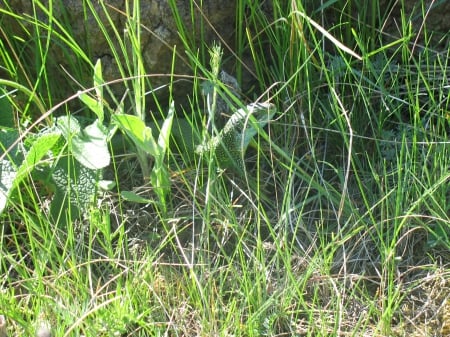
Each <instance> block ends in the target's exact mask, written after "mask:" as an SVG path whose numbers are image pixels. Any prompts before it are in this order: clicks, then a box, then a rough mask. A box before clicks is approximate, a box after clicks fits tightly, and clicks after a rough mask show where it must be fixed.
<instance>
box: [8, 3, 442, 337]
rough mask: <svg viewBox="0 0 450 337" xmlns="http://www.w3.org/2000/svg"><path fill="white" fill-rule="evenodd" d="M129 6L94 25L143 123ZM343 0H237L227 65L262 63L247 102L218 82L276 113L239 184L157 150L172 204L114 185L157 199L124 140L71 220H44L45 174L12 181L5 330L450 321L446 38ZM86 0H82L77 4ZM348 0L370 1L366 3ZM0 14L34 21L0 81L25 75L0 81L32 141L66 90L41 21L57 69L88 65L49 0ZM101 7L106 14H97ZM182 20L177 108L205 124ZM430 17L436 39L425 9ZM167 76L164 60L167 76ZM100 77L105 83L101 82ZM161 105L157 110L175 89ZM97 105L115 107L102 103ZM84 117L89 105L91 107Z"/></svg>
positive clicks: (240, 329)
mask: <svg viewBox="0 0 450 337" xmlns="http://www.w3.org/2000/svg"><path fill="white" fill-rule="evenodd" d="M137 3H138V2H135V3H133V5H130V7H129V8H127V9H126V13H125V14H126V17H125V19H126V20H128V21H127V22H128V24H129V26H128V28H129V32H131V33H130V35H129V36H127V38H126V39H125V38H122V36H121V35H120V34H116V35H114V36H105V37H106V39H107V41H109V43H110V47H111V51H112V55H114V57H116V61H117V63H118V66H119V67H120V69H122V71H123V73H122V75H123V79H122V80H121V81H122V83H123V85H124V86H125V87H129V88H131V89H132V90H130V92H128V93H127V94H126V96H125V98H124V99H123V100H122V99H121V98H116V97H114V95H113V94H112V95H111V98H108V99H105V101H108V103H106V102H105V103H104V104H105V107H106V106H108V107H110V106H112V105H113V104H114V106H115V107H119V108H122V107H124V106H125V105H127V104H122V103H123V102H129V103H130V104H129V105H130V109H131V110H128V112H131V113H132V114H134V115H135V116H138V118H140V119H141V120H142V121H144V120H146V117H147V116H146V112H147V100H146V99H147V98H149V95H150V94H151V95H152V96H154V97H157V96H156V93H155V92H152V91H151V89H150V88H151V81H150V78H151V76H152V74H147V73H146V69H145V66H144V64H143V61H142V53H143V51H142V50H141V49H140V44H139V36H140V35H139V34H140V29H142V28H143V24H144V22H143V18H141V17H140V16H139V6H138V4H137ZM37 4H38V5H42V4H41V3H40V2H37ZM195 4H196V3H194V2H193V3H192V5H193V7H192V8H193V14H192V15H193V16H192V17H193V19H195V16H194V7H195V6H194V5H195ZM335 5H336V6H335V7H334V6H333V2H327V3H326V4H325V5H323V6H322V7H318V6H317V4H315V3H313V2H311V3H309V2H307V3H305V7H302V3H300V2H299V1H292V2H290V3H285V2H281V1H273V3H272V8H271V11H270V13H271V15H266V14H265V12H263V11H261V10H260V7H259V6H260V4H259V3H256V2H252V1H238V4H237V11H236V22H237V24H236V31H237V32H239V34H237V35H238V36H237V38H236V46H235V47H233V48H231V46H228V47H230V48H231V49H233V51H234V57H231V58H228V59H226V60H225V62H229V64H230V63H235V64H236V65H235V67H236V69H237V74H236V77H237V78H238V79H239V80H240V81H243V80H244V79H243V77H245V76H254V77H253V79H252V81H249V83H251V82H253V84H254V86H253V87H251V88H244V93H243V94H245V95H243V96H242V97H243V98H242V102H235V101H234V100H233V98H231V96H232V95H229V96H230V103H231V104H237V103H240V104H242V105H244V104H246V103H248V102H249V101H253V98H254V97H257V98H258V99H260V100H270V101H271V103H273V104H276V105H277V107H278V110H279V111H280V113H279V114H278V115H277V116H276V117H275V118H274V120H273V121H271V122H270V123H269V125H268V126H267V128H266V129H265V131H264V132H260V133H259V136H258V137H257V138H256V139H255V140H256V143H257V145H256V147H255V149H253V150H249V152H248V154H247V155H246V157H245V159H246V161H247V165H246V170H247V172H246V174H247V176H250V177H255V178H256V181H258V184H257V185H256V186H252V188H251V189H250V190H249V189H248V187H242V186H245V185H246V182H245V179H241V178H239V177H236V176H234V175H232V174H230V173H229V172H227V171H216V170H214V171H213V172H212V171H209V172H208V171H207V169H206V165H204V166H202V164H201V163H199V162H194V164H192V163H187V162H184V163H183V162H182V161H183V156H178V155H177V154H176V153H174V152H173V151H172V148H170V147H169V148H168V149H167V153H166V156H167V158H171V159H170V160H168V159H167V158H166V156H164V160H163V162H164V163H167V167H166V169H167V172H168V179H170V186H171V187H170V188H168V189H167V190H166V192H165V193H166V195H165V196H164V197H165V198H166V199H167V200H169V203H170V207H168V205H169V203H168V204H167V205H166V206H163V205H162V204H160V203H157V202H152V203H150V204H148V205H146V204H137V203H135V202H133V201H130V200H125V199H123V198H122V194H121V193H120V192H121V191H122V190H125V189H127V190H133V191H134V192H135V195H140V194H143V195H142V197H143V199H151V198H155V196H156V194H155V193H154V191H152V186H148V185H147V186H141V185H142V184H143V181H144V179H143V176H142V174H141V172H142V170H140V169H139V167H140V166H141V167H142V165H140V166H139V165H137V164H136V163H137V162H136V160H135V159H134V158H135V154H133V152H132V151H131V150H130V147H128V145H126V146H125V147H124V148H123V149H121V150H122V153H121V154H120V155H119V154H118V153H114V152H113V153H112V164H111V169H110V171H109V172H108V171H107V172H105V174H106V175H107V176H108V175H109V176H110V177H111V180H113V181H114V182H115V184H116V189H115V190H113V191H106V192H105V191H103V192H102V193H100V194H98V195H97V194H96V195H95V198H94V199H93V200H95V202H96V203H95V204H94V203H93V202H92V203H90V204H89V205H88V207H87V209H86V212H85V213H84V215H83V217H78V218H75V217H70V214H69V219H68V220H69V221H68V223H67V226H65V227H61V226H56V225H55V223H54V222H53V221H52V219H51V217H49V213H48V209H49V206H48V204H49V202H50V200H51V199H52V191H50V190H46V187H47V186H46V183H45V181H43V180H40V181H37V180H35V179H33V176H28V175H27V176H26V179H25V178H24V179H23V182H22V183H21V184H20V188H18V189H17V191H16V192H15V194H14V195H11V197H10V198H9V199H8V205H7V207H6V208H5V211H4V212H3V214H2V215H1V217H2V219H1V220H2V223H3V224H4V226H2V227H1V231H0V242H1V245H0V249H1V252H0V253H1V256H2V259H1V262H0V269H1V271H2V273H1V275H3V276H2V277H1V278H0V291H1V292H2V296H0V307H1V308H2V312H1V313H0V314H3V315H5V317H6V320H7V321H8V329H10V331H9V332H12V331H14V332H15V333H16V334H28V335H33V334H34V333H35V330H36V327H38V326H39V322H40V321H44V322H48V323H49V324H50V325H51V327H52V330H53V333H54V335H56V336H68V335H71V334H73V333H76V334H83V335H86V336H89V335H96V336H102V335H105V336H106V335H111V334H121V335H141V336H147V335H156V334H162V333H164V334H167V333H169V334H180V335H212V334H214V335H219V334H220V335H268V336H269V335H282V334H288V335H333V336H340V335H342V334H351V335H369V336H370V335H373V336H375V335H380V334H382V335H393V336H395V335H404V334H405V333H411V332H412V331H413V330H415V331H416V332H417V331H418V332H420V333H422V335H427V334H430V331H429V329H430V327H431V328H432V329H434V331H439V329H440V328H441V326H442V325H443V324H444V325H445V323H446V322H445V317H446V316H443V314H444V312H443V311H444V308H447V306H446V305H445V303H446V302H445V301H446V298H447V296H448V295H447V294H448V288H449V282H448V280H449V275H450V274H449V272H448V263H449V260H448V259H449V255H448V248H449V245H450V243H449V236H450V228H449V223H450V219H449V216H448V214H449V213H450V212H449V208H448V207H449V206H448V205H449V204H450V203H449V202H448V196H449V192H448V186H449V184H448V183H449V179H450V176H449V173H448V167H449V166H450V165H449V164H450V163H449V158H450V156H449V153H448V151H449V150H448V149H449V147H448V127H449V124H448V123H449V120H448V113H447V110H448V109H447V107H448V94H447V91H448V90H447V87H448V85H447V78H448V73H447V69H448V64H447V63H448V60H449V59H450V58H449V55H448V51H447V52H446V53H439V52H435V51H434V50H433V46H432V45H431V44H430V42H429V41H428V40H425V44H424V45H423V46H421V47H420V48H419V46H418V45H416V44H414V41H415V39H414V33H415V32H413V31H411V30H410V29H411V26H410V25H409V21H410V19H411V18H409V17H407V16H406V15H405V14H404V13H403V14H402V15H403V16H402V17H401V29H402V32H401V36H400V37H399V38H398V39H397V40H395V41H388V42H386V41H385V39H384V37H383V36H382V35H379V34H378V31H379V28H380V26H382V25H383V24H384V21H383V20H384V19H387V18H388V17H389V15H390V14H389V13H390V12H388V11H387V12H384V11H383V7H380V4H379V2H378V1H373V2H371V6H372V7H371V11H369V10H368V9H367V11H366V12H364V10H365V9H366V7H358V8H354V7H351V6H350V5H351V4H350V3H348V2H345V1H337V2H335ZM338 5H339V6H338ZM353 5H354V6H359V5H356V4H353ZM314 6H316V7H314ZM172 7H173V10H176V6H172ZM341 7H343V8H344V9H343V10H340V9H339V8H341ZM92 8H93V6H92V4H91V3H89V2H87V7H86V10H92ZM195 8H197V7H195ZM355 10H358V12H359V13H360V14H361V15H362V16H364V15H367V16H368V15H369V12H373V13H375V12H376V13H379V14H380V15H378V16H372V17H371V18H370V20H361V19H359V20H358V18H357V17H355V15H354V13H355ZM195 11H198V9H195ZM328 11H332V12H333V13H336V15H335V17H337V18H339V20H338V21H337V22H335V24H334V26H331V24H330V23H328V22H327V20H326V18H325V17H321V15H324V14H323V13H325V12H327V13H328ZM3 13H4V14H5V15H6V16H8V17H9V19H10V20H16V22H17V23H18V24H19V25H20V24H25V23H26V24H27V25H30V27H32V28H33V29H32V30H29V32H31V33H30V34H31V37H34V39H33V41H34V48H33V50H32V51H33V55H35V56H36V59H37V60H39V62H38V64H35V63H30V62H28V58H27V57H28V56H27V55H26V54H22V55H21V54H19V53H17V50H18V47H17V44H18V42H17V41H16V40H11V38H9V39H8V38H7V39H6V40H5V41H7V42H8V43H7V45H1V48H0V49H1V54H0V55H1V56H2V58H3V59H4V60H9V61H8V62H5V64H6V71H7V72H8V73H9V74H10V81H1V82H0V83H1V84H2V85H3V86H5V92H9V91H8V90H11V89H13V88H15V89H20V91H21V94H20V95H19V94H18V95H17V96H14V95H12V94H9V95H7V96H6V97H7V100H8V104H9V105H7V106H10V107H13V109H14V110H15V111H16V115H17V116H18V118H16V119H15V124H14V126H16V127H17V129H18V130H19V132H20V135H21V137H22V139H25V140H27V139H28V138H29V137H31V136H32V135H33V134H36V133H39V132H40V131H41V130H43V129H45V128H47V127H50V126H52V125H53V120H52V119H53V111H54V110H55V109H56V108H57V107H58V106H56V105H55V103H54V102H55V100H56V98H55V97H58V89H57V88H55V87H54V86H53V85H52V83H53V82H54V81H53V80H54V78H52V76H53V75H50V74H51V73H50V71H49V68H47V66H48V63H47V60H48V57H47V55H48V51H49V47H50V44H45V43H43V41H44V40H43V39H40V38H39V37H41V36H43V35H46V34H47V35H48V36H49V40H52V39H54V40H57V41H59V42H61V45H62V48H63V49H64V50H65V51H66V52H67V53H69V54H72V55H76V57H75V59H77V60H78V61H77V62H74V63H73V65H71V66H70V67H69V68H68V69H66V72H67V73H68V74H70V75H71V76H73V77H74V78H81V77H82V76H86V75H81V74H80V73H79V72H78V71H79V70H80V67H78V65H79V62H81V63H82V64H83V66H82V67H81V69H84V67H88V68H89V67H92V68H91V69H94V65H93V64H92V63H93V62H92V60H90V59H89V57H88V56H86V55H85V54H84V52H83V50H82V48H80V47H78V46H79V44H77V43H76V42H75V41H73V40H71V39H70V27H67V26H65V25H64V23H65V22H64V21H60V19H59V18H56V17H52V16H51V15H52V13H51V11H47V12H45V13H46V15H48V17H49V20H48V24H44V23H42V22H39V21H37V20H34V19H33V18H32V17H28V16H21V15H13V11H12V9H10V8H9V9H8V8H7V9H4V10H3ZM422 14H423V16H424V17H425V13H422ZM174 17H175V20H180V19H179V18H180V16H177V15H176V13H174ZM177 18H178V19H177ZM376 18H379V19H376ZM50 19H51V20H50ZM97 20H98V21H97V23H98V25H99V26H101V27H103V28H104V27H105V25H106V24H109V23H105V22H102V21H101V20H100V16H97ZM377 20H379V21H377ZM177 23H178V26H179V27H180V29H181V32H180V35H181V37H182V39H183V44H184V48H185V49H187V53H188V56H189V60H190V62H191V63H192V67H193V69H192V70H193V73H194V74H195V76H194V77H193V90H192V97H191V98H190V103H189V104H188V105H186V106H185V107H184V111H183V112H181V111H180V110H178V111H177V112H178V114H180V115H184V117H186V119H189V120H190V121H192V122H193V123H194V122H195V121H198V120H200V121H201V122H205V121H204V119H206V117H205V115H202V114H201V113H200V112H201V109H202V108H204V105H203V104H202V100H203V98H202V96H201V94H200V90H199V87H200V85H199V84H200V83H201V81H202V80H203V78H205V79H206V78H208V79H210V80H211V79H213V77H214V75H213V74H212V72H211V71H209V70H208V59H207V58H206V57H205V56H206V55H207V53H206V52H205V51H206V50H207V49H208V47H211V46H208V45H201V46H199V45H197V43H198V41H197V40H195V39H194V38H193V37H192V36H190V35H189V34H190V32H189V31H188V30H186V29H184V30H183V27H185V26H184V25H183V23H182V22H180V21H178V22H177ZM202 24H203V25H207V24H208V22H207V21H206V20H202ZM52 27H58V34H56V35H55V34H53V33H52V32H54V31H53V28H52ZM352 27H358V29H357V30H352ZM422 28H423V32H424V33H425V34H424V36H425V37H429V36H430V34H427V33H428V32H427V31H426V29H427V27H426V24H424V26H423V27H422ZM105 34H106V30H105ZM63 37H64V38H63ZM115 39H117V41H115ZM113 40H114V42H113ZM197 49H201V50H202V52H200V53H197ZM174 55H177V54H176V53H174ZM11 60H15V61H17V62H12V61H11ZM79 60H84V61H79ZM91 62H92V63H91ZM176 62H178V59H177V58H176V57H175V58H174V64H175V63H176ZM14 63H16V64H18V65H19V67H13V64H14ZM229 64H228V65H229ZM249 64H251V65H252V66H251V67H250V66H249ZM27 67H29V68H27ZM231 68H233V66H231ZM250 69H253V70H251V71H249V70H250ZM179 75H181V74H171V78H172V79H171V80H169V82H170V85H169V86H170V87H171V88H172V85H173V82H174V79H175V78H176V76H179ZM91 76H92V71H90V72H89V75H88V77H89V78H91ZM91 83H92V81H91V80H90V82H89V85H91ZM103 85H104V88H105V95H106V92H108V87H109V83H103ZM78 89H79V88H76V89H74V93H75V92H76V90H78ZM224 89H226V88H224ZM96 90H98V86H97V85H96V86H95V88H92V91H93V92H95V91H96ZM149 91H150V93H149ZM85 92H86V93H87V92H88V90H86V91H85ZM112 92H113V91H111V93H112ZM224 92H225V93H227V91H226V90H224ZM36 93H37V96H36ZM175 94H176V93H174V92H172V93H171V95H172V97H174V96H175ZM245 96H247V97H249V98H248V99H247V98H246V97H245ZM36 97H39V99H37V98H36ZM78 97H81V93H78V94H77V95H75V96H73V97H72V98H69V99H68V100H67V101H66V102H63V103H62V104H61V105H59V107H62V108H63V110H65V112H68V111H70V109H71V107H73V106H77V104H79V103H81V101H80V100H78V99H75V98H78ZM0 102H1V101H0ZM31 102H36V105H33V104H30V103H31ZM111 102H112V103H111ZM107 104H108V105H107ZM157 105H158V106H159V111H158V113H160V114H161V115H163V116H164V114H165V113H166V112H167V111H168V109H166V108H167V107H168V106H169V102H166V101H158V102H157ZM35 106H36V107H37V108H38V109H41V113H42V117H41V118H39V119H38V118H35V115H36V114H35V112H34V111H35V110H34V109H35ZM124 109H125V108H124ZM106 110H107V111H108V113H110V111H112V112H111V114H114V108H112V109H111V110H108V109H106ZM190 111H195V112H198V114H196V115H195V116H194V115H191V114H190ZM85 115H86V118H88V121H89V122H91V121H92V119H93V116H92V115H89V114H88V113H86V114H85ZM47 117H48V118H47ZM109 117H110V116H108V115H107V116H106V119H105V122H106V120H107V119H108V118H109ZM94 118H95V116H94ZM202 119H203V120H202ZM31 121H35V122H36V123H34V124H33V127H29V123H30V122H31ZM89 122H86V124H89ZM147 122H149V121H148V120H147ZM27 123H28V124H27ZM200 124H201V123H200ZM65 145H66V144H65V143H64V144H63V146H65ZM113 149H114V147H113ZM2 151H3V152H4V153H6V149H3V148H2ZM42 158H45V159H46V160H51V158H48V157H45V156H43V157H42ZM166 159H167V161H166ZM169 163H172V164H175V165H169ZM39 164H41V162H40V163H39ZM150 164H151V163H150ZM36 167H38V165H36ZM200 186H209V187H210V188H208V189H202V188H200ZM211 186H213V187H214V188H211ZM263 195H265V196H266V197H268V198H269V200H270V201H271V202H270V203H268V202H267V200H264V199H263V198H262V196H263ZM445 310H446V309H445ZM441 317H442V319H441ZM427 329H428V330H427Z"/></svg>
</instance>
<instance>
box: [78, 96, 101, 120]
mask: <svg viewBox="0 0 450 337" xmlns="http://www.w3.org/2000/svg"><path fill="white" fill-rule="evenodd" d="M78 98H79V99H80V100H81V101H82V102H83V103H84V104H85V105H86V106H87V107H88V108H89V109H90V110H91V111H92V112H93V113H95V114H96V115H97V118H98V119H99V120H100V121H103V118H104V117H103V116H104V113H103V102H102V101H101V100H100V99H95V98H93V97H92V96H90V95H88V94H87V93H85V92H80V93H79V96H78Z"/></svg>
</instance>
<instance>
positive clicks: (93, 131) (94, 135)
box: [57, 116, 111, 170]
mask: <svg viewBox="0 0 450 337" xmlns="http://www.w3.org/2000/svg"><path fill="white" fill-rule="evenodd" d="M57 124H58V128H59V129H60V130H61V132H62V134H63V136H64V138H66V140H67V142H68V144H69V146H70V149H71V150H72V153H73V155H74V156H75V158H76V159H77V160H78V161H79V162H80V163H81V164H82V165H84V166H85V167H87V168H90V169H92V170H96V169H101V168H104V167H106V166H108V165H109V163H110V159H111V156H110V154H109V150H108V144H107V137H108V130H107V129H106V128H105V127H104V126H103V125H102V124H101V123H100V122H99V121H98V120H97V121H95V122H94V123H92V124H91V125H88V126H87V127H86V128H85V129H84V130H83V131H81V130H80V126H79V124H78V121H77V120H76V119H75V118H73V117H71V116H69V117H60V118H58V120H57Z"/></svg>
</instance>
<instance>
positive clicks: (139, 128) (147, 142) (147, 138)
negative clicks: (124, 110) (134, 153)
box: [112, 115, 160, 157]
mask: <svg viewBox="0 0 450 337" xmlns="http://www.w3.org/2000/svg"><path fill="white" fill-rule="evenodd" d="M112 117H113V121H114V123H116V124H117V125H118V126H119V128H120V129H121V130H122V131H124V132H125V133H126V134H127V136H128V137H130V139H131V140H132V141H133V143H134V144H135V145H136V146H137V147H139V149H141V150H142V151H144V152H145V153H147V154H150V155H152V156H153V157H158V156H160V149H159V147H158V144H157V143H156V142H155V139H154V137H153V134H152V129H151V128H149V127H147V126H146V125H145V123H144V121H142V120H141V119H140V118H139V117H137V116H134V115H113V116H112Z"/></svg>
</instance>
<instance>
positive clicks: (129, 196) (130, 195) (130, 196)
mask: <svg viewBox="0 0 450 337" xmlns="http://www.w3.org/2000/svg"><path fill="white" fill-rule="evenodd" d="M120 195H121V196H122V198H124V199H125V200H127V201H131V202H137V203H140V204H149V203H152V202H153V200H150V199H147V198H144V197H141V196H140V195H138V194H136V193H135V192H131V191H122V192H121V193H120Z"/></svg>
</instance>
